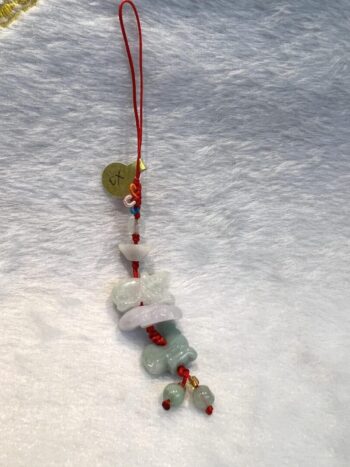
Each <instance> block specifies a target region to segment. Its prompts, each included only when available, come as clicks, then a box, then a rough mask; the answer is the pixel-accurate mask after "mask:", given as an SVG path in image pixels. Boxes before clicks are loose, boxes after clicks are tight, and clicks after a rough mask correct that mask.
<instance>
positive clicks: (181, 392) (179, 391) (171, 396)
mask: <svg viewBox="0 0 350 467" xmlns="http://www.w3.org/2000/svg"><path fill="white" fill-rule="evenodd" d="M184 398H185V389H184V388H183V387H182V386H181V385H180V384H178V383H170V384H168V385H167V386H166V387H165V388H164V391H163V399H164V400H165V401H166V400H170V404H171V407H178V406H179V405H181V404H182V402H183V400H184Z"/></svg>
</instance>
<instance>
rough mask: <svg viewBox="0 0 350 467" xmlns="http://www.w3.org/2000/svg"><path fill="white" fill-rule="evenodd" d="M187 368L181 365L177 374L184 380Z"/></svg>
mask: <svg viewBox="0 0 350 467" xmlns="http://www.w3.org/2000/svg"><path fill="white" fill-rule="evenodd" d="M185 370H186V368H185V367H184V366H183V365H180V366H179V368H178V369H177V374H178V375H179V376H180V377H181V378H182V377H183V376H184V371H185Z"/></svg>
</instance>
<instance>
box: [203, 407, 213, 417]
mask: <svg viewBox="0 0 350 467" xmlns="http://www.w3.org/2000/svg"><path fill="white" fill-rule="evenodd" d="M213 410H214V407H213V406H212V405H208V407H207V408H206V410H205V411H206V413H207V414H208V415H211V414H212V413H213Z"/></svg>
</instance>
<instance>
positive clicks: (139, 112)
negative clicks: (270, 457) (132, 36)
mask: <svg viewBox="0 0 350 467" xmlns="http://www.w3.org/2000/svg"><path fill="white" fill-rule="evenodd" d="M127 3H128V4H129V5H130V6H131V8H132V10H133V12H134V15H135V18H136V23H137V30H138V36H139V41H138V42H139V51H138V60H139V74H140V82H139V93H140V103H139V105H137V86H136V73H135V67H134V62H133V58H132V55H131V51H130V46H129V41H128V36H127V33H126V30H125V26H124V20H123V7H124V5H125V4H127ZM119 22H120V27H121V30H122V34H123V39H124V43H125V49H126V54H127V56H128V61H129V67H130V74H131V81H132V101H133V107H134V115H135V124H136V134H137V161H136V174H135V180H134V184H135V185H136V187H137V190H136V191H137V194H138V196H135V198H134V199H135V201H136V204H137V205H138V206H141V184H140V183H139V182H140V174H141V168H140V164H141V147H142V127H143V68H142V30H141V22H140V17H139V14H138V12H137V9H136V6H135V5H134V3H133V2H132V1H131V0H123V1H122V2H121V3H120V5H119ZM130 192H131V189H130ZM131 194H132V195H133V193H132V192H131ZM133 196H134V195H133Z"/></svg>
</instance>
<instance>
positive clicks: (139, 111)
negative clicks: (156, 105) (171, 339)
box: [118, 0, 167, 345]
mask: <svg viewBox="0 0 350 467" xmlns="http://www.w3.org/2000/svg"><path fill="white" fill-rule="evenodd" d="M126 3H128V4H129V5H130V6H131V8H132V10H133V12H134V15H135V18H136V23H137V30H138V36H139V53H138V60H139V74H140V83H139V90H140V104H139V106H138V105H137V86H136V73H135V67H134V62H133V59H132V55H131V51H130V46H129V41H128V36H127V33H126V30H125V26H124V20H123V7H124V5H125V4H126ZM118 14H119V22H120V27H121V30H122V34H123V39H124V43H125V49H126V54H127V56H128V61H129V66H130V74H131V82H132V102H133V108H134V115H135V124H136V134H137V160H136V172H135V178H134V180H133V183H132V184H131V185H130V194H131V195H132V198H133V200H134V201H135V207H136V208H137V211H136V212H135V213H134V216H135V219H140V217H141V213H140V211H141V204H142V185H141V182H140V175H141V168H140V165H141V147H142V127H143V68H142V30H141V22H140V17H139V14H138V11H137V8H136V6H135V5H134V3H133V2H132V1H131V0H123V1H122V2H121V3H120V5H119V11H118ZM132 240H133V242H134V243H135V244H137V243H139V241H140V235H139V234H133V235H132ZM139 266H140V265H139V262H138V261H133V262H132V273H133V276H134V277H140V274H139ZM140 305H141V306H142V305H143V303H141V304H140ZM146 331H147V333H148V336H149V338H150V339H151V341H152V342H153V343H154V344H156V345H166V344H167V342H166V339H165V338H164V337H163V336H162V335H161V334H160V333H159V332H158V331H157V330H156V329H155V327H154V326H149V327H148V328H147V329H146Z"/></svg>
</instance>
